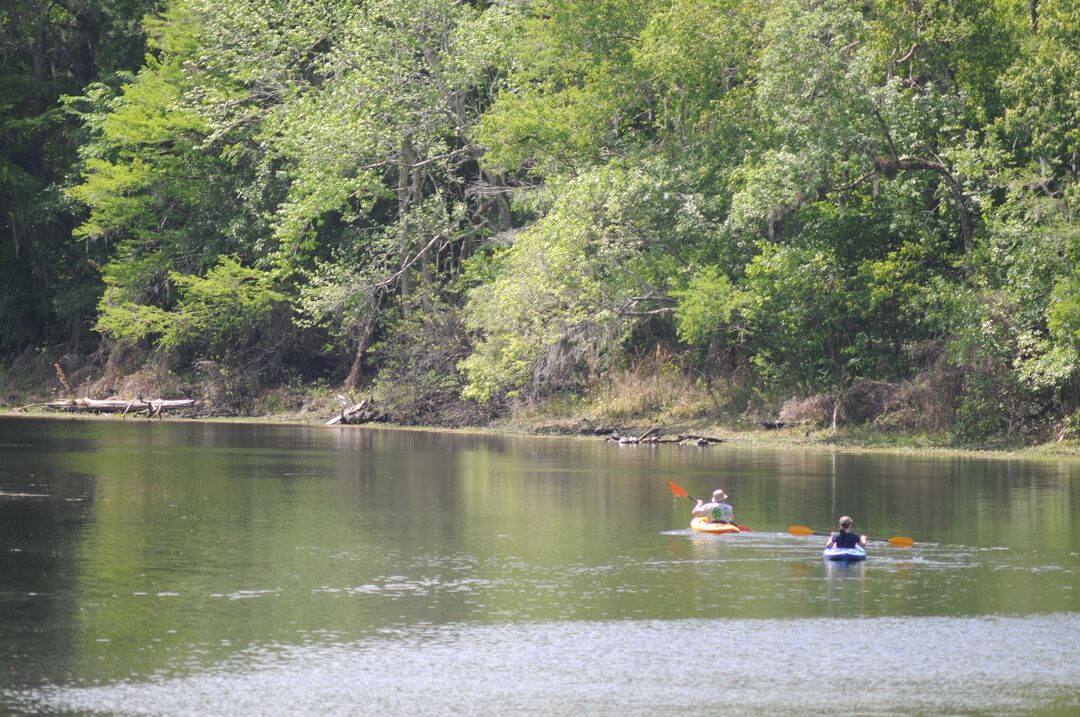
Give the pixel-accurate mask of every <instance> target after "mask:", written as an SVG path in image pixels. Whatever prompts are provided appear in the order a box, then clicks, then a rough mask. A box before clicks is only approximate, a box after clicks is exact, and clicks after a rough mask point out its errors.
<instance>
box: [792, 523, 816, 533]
mask: <svg viewBox="0 0 1080 717" xmlns="http://www.w3.org/2000/svg"><path fill="white" fill-rule="evenodd" d="M788 532H789V533H791V534H792V535H813V534H814V531H813V530H811V529H810V528H807V527H806V526H805V525H789V526H788Z"/></svg>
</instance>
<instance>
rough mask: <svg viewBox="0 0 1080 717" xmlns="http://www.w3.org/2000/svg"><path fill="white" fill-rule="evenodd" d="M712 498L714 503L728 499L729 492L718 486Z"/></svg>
mask: <svg viewBox="0 0 1080 717" xmlns="http://www.w3.org/2000/svg"><path fill="white" fill-rule="evenodd" d="M712 499H713V502H714V503H719V502H721V501H724V500H727V493H725V492H724V489H723V488H717V489H716V490H714V491H713V492H712Z"/></svg>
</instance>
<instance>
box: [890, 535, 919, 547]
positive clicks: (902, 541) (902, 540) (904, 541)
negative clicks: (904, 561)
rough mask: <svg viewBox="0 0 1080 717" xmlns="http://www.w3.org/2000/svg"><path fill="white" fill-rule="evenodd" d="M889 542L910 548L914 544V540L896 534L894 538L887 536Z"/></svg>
mask: <svg viewBox="0 0 1080 717" xmlns="http://www.w3.org/2000/svg"><path fill="white" fill-rule="evenodd" d="M889 542H890V543H891V544H893V545H895V546H896V547H898V548H910V547H911V546H912V545H914V544H915V541H914V540H912V539H911V538H907V537H904V536H902V535H898V536H896V537H895V538H889Z"/></svg>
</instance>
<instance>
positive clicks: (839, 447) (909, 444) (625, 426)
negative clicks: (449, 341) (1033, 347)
mask: <svg viewBox="0 0 1080 717" xmlns="http://www.w3.org/2000/svg"><path fill="white" fill-rule="evenodd" d="M336 413H337V412H336V411H333V410H331V409H329V408H327V409H326V410H322V409H318V408H315V407H313V406H310V405H305V406H304V407H303V408H302V409H301V410H297V411H278V412H270V413H263V414H258V415H244V416H207V415H193V414H186V415H184V414H176V415H167V416H165V417H164V418H163V419H160V420H165V421H185V422H201V423H261V424H282V425H307V426H326V423H327V421H329V420H330V419H331V418H332V417H333V416H335V415H336ZM0 415H4V416H15V417H32V418H54V419H62V420H65V419H66V420H101V421H119V420H126V421H142V420H146V418H145V416H139V417H135V416H128V417H127V418H123V419H122V418H121V417H120V415H118V414H93V413H79V414H73V413H62V412H55V411H47V410H44V409H42V408H41V407H25V406H24V407H15V406H0ZM155 420H158V419H155ZM326 427H327V429H328V430H360V429H363V428H365V427H366V428H391V429H395V430H411V431H445V432H451V433H480V434H492V435H518V436H535V437H545V436H549V437H562V438H567V437H573V438H578V439H580V440H596V441H604V440H610V438H611V436H612V433H618V434H619V435H620V436H627V437H633V436H640V435H643V434H644V433H646V432H647V431H649V430H650V429H654V428H655V429H658V431H659V435H660V437H661V438H663V439H673V438H675V437H677V436H680V435H681V436H688V435H693V436H707V437H709V438H713V439H716V440H717V441H719V442H721V443H732V444H739V445H748V446H758V447H761V448H773V449H783V448H790V449H800V450H828V451H840V452H845V453H855V452H858V453H863V452H865V453H891V454H899V455H915V454H934V455H941V456H943V457H944V456H950V457H957V456H970V457H972V458H995V459H1033V458H1053V459H1061V458H1080V442H1078V441H1072V440H1066V441H1057V442H1053V443H1045V444H1038V445H1026V446H1022V445H1014V446H1010V445H1002V444H994V445H982V446H958V445H956V444H954V443H952V442H951V441H950V438H949V436H948V435H946V434H932V433H915V432H902V431H896V430H881V429H876V428H873V427H867V426H844V427H839V428H837V429H836V430H832V429H829V428H813V427H806V426H800V425H783V426H778V427H772V428H764V427H761V426H759V425H752V424H723V423H717V422H714V421H709V420H689V421H680V422H679V423H677V424H671V425H666V424H659V423H656V422H652V421H649V420H647V419H644V418H639V419H631V420H625V421H621V422H618V423H615V422H598V421H595V420H590V419H588V418H585V417H583V416H553V415H550V414H544V413H542V412H537V411H530V412H528V413H526V414H520V415H516V416H509V417H505V418H501V419H497V420H493V421H491V422H489V423H487V424H484V425H475V426H438V425H402V424H395V423H386V422H378V423H364V424H356V425H350V426H326ZM609 429H610V430H609ZM644 445H648V444H644ZM704 450H708V448H704Z"/></svg>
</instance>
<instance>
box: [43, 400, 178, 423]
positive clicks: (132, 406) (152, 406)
mask: <svg viewBox="0 0 1080 717" xmlns="http://www.w3.org/2000/svg"><path fill="white" fill-rule="evenodd" d="M194 405H195V399H193V398H174V399H164V398H152V399H150V400H149V401H147V400H144V399H143V398H142V397H141V396H137V397H135V398H133V399H131V400H124V399H122V398H101V399H98V398H71V399H66V400H61V401H52V402H51V403H46V404H45V408H47V409H48V410H50V411H68V412H75V413H79V412H82V413H120V414H121V415H120V417H121V418H124V417H125V416H127V415H128V414H129V413H134V414H139V413H145V414H146V417H147V418H161V416H162V414H163V413H165V411H171V410H175V409H178V408H191V407H192V406H194Z"/></svg>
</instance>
